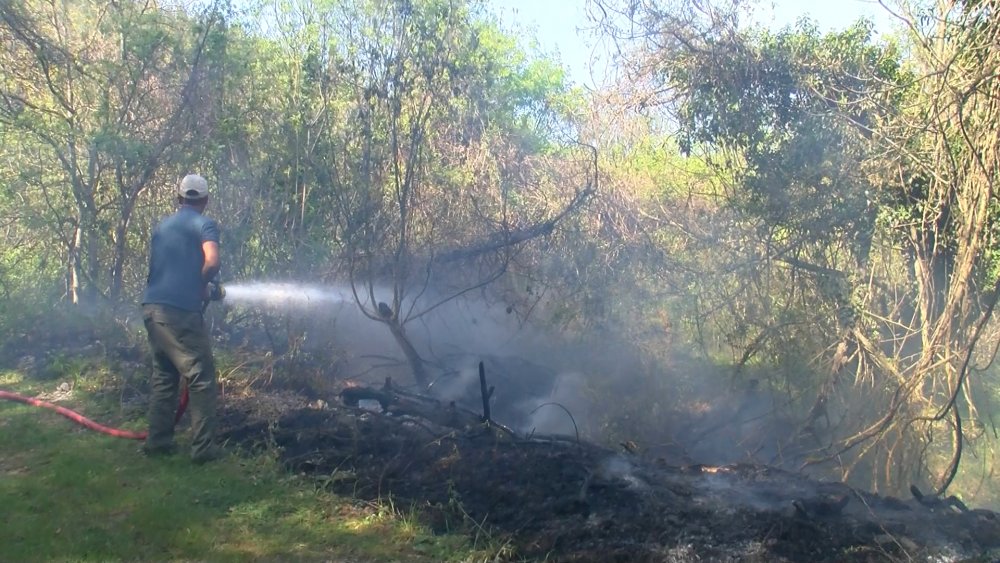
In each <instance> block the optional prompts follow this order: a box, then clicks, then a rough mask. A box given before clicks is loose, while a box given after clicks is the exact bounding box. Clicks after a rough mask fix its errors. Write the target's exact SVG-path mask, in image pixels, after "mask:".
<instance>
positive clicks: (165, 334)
mask: <svg viewBox="0 0 1000 563" xmlns="http://www.w3.org/2000/svg"><path fill="white" fill-rule="evenodd" d="M177 197H178V203H179V204H180V209H178V210H177V212H176V213H174V214H173V215H171V216H169V217H167V218H165V219H163V220H162V221H161V222H160V224H159V225H157V226H156V229H155V230H154V231H153V240H152V243H151V245H150V257H149V276H148V277H147V280H146V291H145V292H144V293H143V296H142V313H143V320H144V321H145V324H146V334H147V336H148V337H149V344H150V348H151V349H152V352H153V376H152V378H151V381H150V383H151V385H150V387H151V389H152V391H151V396H150V402H149V434H148V436H147V437H146V444H145V445H144V446H143V451H144V452H145V453H146V454H148V455H159V454H168V453H171V452H172V451H173V450H174V443H173V442H174V416H175V412H176V410H177V394H178V387H179V382H180V378H181V377H183V378H184V380H185V383H186V384H187V388H188V393H189V405H190V409H189V410H190V413H191V426H192V431H193V434H194V437H193V442H192V444H191V459H192V460H194V461H195V462H196V463H203V462H206V461H211V460H213V459H216V458H218V457H219V455H220V450H219V448H218V447H217V446H216V445H215V444H214V434H215V402H216V390H215V387H216V382H215V379H216V374H215V360H214V358H213V357H212V345H211V341H210V340H209V336H208V331H207V330H206V328H205V323H204V319H203V318H202V310H203V309H202V303H203V301H206V300H208V298H209V295H208V282H209V281H211V280H212V279H213V278H214V277H215V275H216V274H217V273H218V271H219V265H220V262H219V226H218V224H216V222H215V221H214V220H212V219H210V218H208V217H206V216H204V215H203V214H202V213H203V212H204V211H205V206H206V205H208V182H206V181H205V179H204V178H202V177H201V176H199V175H197V174H189V175H187V176H185V177H184V179H182V180H181V182H180V185H179V186H178V195H177Z"/></svg>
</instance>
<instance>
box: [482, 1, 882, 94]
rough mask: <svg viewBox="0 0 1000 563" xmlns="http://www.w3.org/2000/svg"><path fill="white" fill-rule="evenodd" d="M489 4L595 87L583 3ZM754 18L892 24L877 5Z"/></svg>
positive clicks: (829, 5) (800, 4)
mask: <svg viewBox="0 0 1000 563" xmlns="http://www.w3.org/2000/svg"><path fill="white" fill-rule="evenodd" d="M489 4H490V5H491V6H492V7H493V9H494V10H495V13H496V14H497V15H498V16H499V17H500V19H501V22H503V24H504V25H505V26H506V25H507V24H511V25H516V26H518V27H523V28H525V29H526V30H528V31H529V32H531V31H533V32H534V33H535V37H536V39H537V40H538V42H539V46H540V47H541V48H542V50H543V51H545V52H547V53H558V55H557V56H558V58H559V59H560V60H561V62H562V63H563V65H564V66H566V67H567V68H568V69H569V78H570V80H572V81H573V82H575V83H577V84H582V85H585V86H589V87H594V86H595V85H596V84H599V83H600V78H601V76H602V74H603V73H602V72H598V71H595V72H593V73H591V71H590V68H591V67H592V66H595V67H596V68H598V69H600V68H604V66H603V65H602V61H603V60H606V59H607V57H606V55H604V53H603V51H602V49H601V47H600V45H595V43H596V41H595V40H594V38H593V37H590V36H589V34H588V33H587V32H586V31H584V32H582V33H580V32H578V29H579V28H586V27H587V26H588V20H587V15H586V6H587V0H489ZM755 15H756V19H757V21H758V22H764V23H767V24H769V25H770V26H771V27H772V28H774V29H778V28H782V27H784V26H786V25H791V24H794V23H795V22H796V21H797V20H799V19H800V18H802V17H808V18H810V19H812V20H813V21H814V22H815V23H816V24H817V27H818V28H819V29H820V31H831V30H834V29H844V28H846V27H848V26H850V25H851V24H853V23H854V22H855V21H857V20H858V19H860V18H862V17H865V18H868V19H870V20H872V22H873V23H874V24H875V31H876V33H886V32H889V31H890V30H891V28H892V26H893V21H894V18H893V16H892V15H891V14H890V13H889V12H888V11H887V10H886V9H885V8H884V7H882V6H881V5H880V4H879V3H878V0H837V1H830V0H826V1H824V0H760V3H759V6H758V7H757V8H756V11H755ZM592 62H593V63H594V65H592V64H591V63H592ZM592 74H593V75H592Z"/></svg>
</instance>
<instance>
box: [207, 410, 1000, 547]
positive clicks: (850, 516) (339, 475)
mask: <svg viewBox="0 0 1000 563" xmlns="http://www.w3.org/2000/svg"><path fill="white" fill-rule="evenodd" d="M280 400H281V402H282V405H281V406H280V408H268V407H267V406H266V404H267V402H268V399H263V398H261V397H256V398H253V399H248V398H243V399H234V400H230V401H228V402H227V406H226V414H225V417H224V427H225V430H224V435H225V437H226V438H227V439H228V440H229V442H230V444H232V445H235V444H240V445H242V446H243V447H271V448H274V449H275V450H276V451H277V452H279V455H280V456H281V458H282V459H283V460H284V461H285V462H286V463H287V464H288V465H289V467H290V468H292V469H293V470H295V471H298V472H301V473H304V474H308V475H312V476H314V477H315V478H316V479H317V480H319V481H320V482H322V483H324V484H325V485H326V486H328V487H330V488H332V489H333V490H336V491H338V492H340V493H344V494H348V495H355V496H358V497H360V498H365V499H382V500H385V499H387V498H392V499H393V501H394V502H395V503H396V505H397V506H405V505H413V506H416V507H417V508H418V509H419V511H420V513H421V514H423V516H424V517H425V518H426V519H427V521H428V522H429V523H430V524H431V525H432V526H433V527H434V528H435V529H436V530H440V531H446V530H451V531H454V530H466V531H468V532H469V533H483V532H488V533H490V534H492V535H493V536H494V537H503V538H506V539H508V540H509V542H510V543H511V545H512V546H513V548H514V550H515V552H516V557H518V558H524V559H527V560H546V561H573V562H590V561H593V562H597V561H600V562H609V561H629V562H642V561H694V560H698V561H897V560H912V558H918V559H922V560H932V561H963V560H966V561H991V560H992V559H991V558H990V556H989V555H988V554H989V553H996V551H995V550H997V549H998V548H1000V519H998V517H997V514H995V513H993V512H988V511H982V510H975V509H971V510H968V511H964V512H962V511H959V510H956V509H955V508H953V507H947V506H941V507H929V506H925V505H923V504H920V503H918V502H916V500H915V499H909V498H908V499H895V498H891V497H880V496H877V495H872V494H868V493H865V492H862V491H858V490H854V489H851V488H849V487H847V486H846V485H844V484H841V483H826V482H819V481H815V480H812V479H809V478H807V477H804V476H801V475H797V474H794V473H790V472H786V471H782V470H778V469H775V468H770V467H767V466H760V465H750V464H742V465H726V466H703V465H690V464H687V465H681V464H677V465H674V464H672V463H671V462H670V460H664V459H659V460H648V459H644V458H643V457H641V455H634V454H632V453H629V452H628V451H626V450H621V451H615V450H611V449H607V448H603V447H600V446H597V445H594V444H589V443H586V442H580V441H577V440H576V439H575V438H573V437H570V438H567V437H539V436H532V437H526V436H518V435H515V434H512V433H510V432H507V431H504V430H502V429H498V428H496V427H490V426H487V425H483V424H475V423H472V424H464V425H459V426H460V427H459V428H454V427H449V426H446V425H443V424H439V423H436V422H432V421H431V420H429V419H428V418H426V417H419V416H413V415H411V414H400V413H399V412H393V409H391V408H390V409H389V411H388V412H382V411H381V410H375V411H372V410H367V409H361V408H354V407H350V406H343V405H340V404H339V402H338V401H337V399H336V398H334V397H331V398H329V399H328V400H325V401H324V400H320V401H316V400H314V399H313V400H308V399H306V398H304V397H303V398H299V399H296V397H295V396H294V395H291V394H284V395H283V396H282V398H281V399H280ZM296 402H297V404H295V403H296ZM262 405H265V406H262ZM262 413H271V414H273V415H274V416H269V415H267V414H262ZM277 413H280V414H277ZM431 418H435V417H431ZM438 422H440V420H438Z"/></svg>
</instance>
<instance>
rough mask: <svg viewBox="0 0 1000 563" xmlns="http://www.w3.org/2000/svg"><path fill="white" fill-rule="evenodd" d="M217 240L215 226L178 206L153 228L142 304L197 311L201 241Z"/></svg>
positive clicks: (212, 221) (191, 211)
mask: <svg viewBox="0 0 1000 563" xmlns="http://www.w3.org/2000/svg"><path fill="white" fill-rule="evenodd" d="M206 241H214V242H219V225H218V224H217V223H216V222H215V221H214V220H213V219H210V218H208V217H205V216H204V215H202V214H201V213H198V212H197V211H195V210H194V209H192V208H190V207H184V206H182V207H181V208H180V209H179V210H178V211H177V212H176V213H174V214H173V215H171V216H169V217H166V218H165V219H163V220H162V221H160V224H159V225H157V226H156V229H155V230H154V231H153V240H152V242H151V244H150V252H149V276H148V277H147V278H146V291H145V292H144V293H143V294H142V304H143V305H146V304H149V303H155V304H159V305H170V306H173V307H177V308H178V309H184V310H186V311H200V310H201V304H202V301H201V292H202V288H203V286H204V284H203V283H202V280H201V268H202V266H203V265H204V264H205V253H204V252H203V251H202V249H201V244H202V243H203V242H206Z"/></svg>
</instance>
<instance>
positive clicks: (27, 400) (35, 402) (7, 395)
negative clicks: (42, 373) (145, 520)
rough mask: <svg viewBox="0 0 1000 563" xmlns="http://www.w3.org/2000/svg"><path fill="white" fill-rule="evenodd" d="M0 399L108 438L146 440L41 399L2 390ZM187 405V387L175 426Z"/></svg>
mask: <svg viewBox="0 0 1000 563" xmlns="http://www.w3.org/2000/svg"><path fill="white" fill-rule="evenodd" d="M0 399H7V400H8V401H17V402H18V403H24V404H26V405H32V406H35V407H42V408H46V409H51V410H54V411H56V412H57V413H59V414H61V415H63V416H65V417H66V418H68V419H70V420H72V421H73V422H76V423H78V424H80V425H81V426H84V427H86V428H89V429H91V430H96V431H97V432H101V433H104V434H107V435H108V436H115V437H117V438H128V439H129V440H145V439H146V433H145V432H133V431H131V430H122V429H120V428H111V427H110V426H104V425H103V424H99V423H97V422H94V421H93V420H90V419H89V418H87V417H85V416H83V415H82V414H80V413H78V412H75V411H71V410H69V409H67V408H66V407H60V406H59V405H56V404H53V403H50V402H48V401H43V400H41V399H34V398H32V397H25V396H24V395H18V394H17V393H11V392H9V391H2V390H0ZM187 404H188V390H187V386H185V387H184V391H183V392H182V393H181V402H180V404H179V405H178V406H177V416H175V417H174V424H176V423H177V421H179V420H180V419H181V416H183V415H184V411H185V410H186V409H187Z"/></svg>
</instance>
